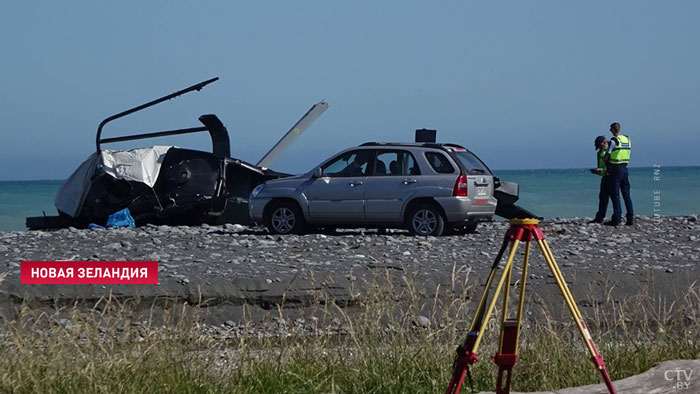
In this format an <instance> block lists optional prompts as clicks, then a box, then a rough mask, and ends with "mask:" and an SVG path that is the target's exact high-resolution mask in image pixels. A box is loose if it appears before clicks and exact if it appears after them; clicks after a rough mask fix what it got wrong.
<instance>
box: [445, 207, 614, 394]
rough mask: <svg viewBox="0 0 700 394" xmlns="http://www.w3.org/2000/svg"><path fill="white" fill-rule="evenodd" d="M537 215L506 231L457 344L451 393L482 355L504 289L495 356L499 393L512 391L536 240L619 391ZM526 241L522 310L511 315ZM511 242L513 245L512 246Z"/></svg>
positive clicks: (514, 223)
mask: <svg viewBox="0 0 700 394" xmlns="http://www.w3.org/2000/svg"><path fill="white" fill-rule="evenodd" d="M537 224H538V221H537V219H513V220H511V225H510V228H509V229H508V231H507V232H506V236H505V239H504V240H503V245H501V249H500V250H499V252H498V255H497V256H496V260H495V261H494V263H493V266H492V267H491V273H490V274H489V277H488V280H487V281H486V287H485V289H484V293H483V295H482V296H481V300H480V301H479V306H478V307H477V309H476V315H475V316H474V320H472V324H471V326H470V327H469V333H468V334H467V338H466V339H465V341H464V343H463V344H462V345H461V346H459V347H458V348H457V358H456V359H455V362H454V373H453V374H452V379H451V380H450V384H449V386H448V387H447V394H457V393H459V390H460V388H461V387H462V383H463V382H464V377H465V376H466V375H467V374H468V373H469V366H470V365H472V364H474V363H475V362H476V361H479V359H478V358H477V357H476V351H477V349H478V348H479V344H480V343H481V340H482V338H483V336H484V331H485V330H486V324H487V323H488V321H489V317H490V316H491V313H492V312H493V309H494V307H495V306H496V301H498V296H499V294H500V292H501V290H502V289H504V285H505V289H504V290H503V314H502V317H501V338H500V342H499V347H498V353H496V355H495V356H494V358H493V361H494V362H495V363H496V365H498V380H497V382H496V393H497V394H508V393H510V383H511V373H512V371H513V366H514V365H515V363H516V361H517V349H518V336H519V334H520V324H521V319H522V313H523V303H524V300H525V283H526V280H527V267H528V261H529V258H530V243H531V242H532V240H535V242H537V245H538V246H539V248H540V251H542V255H543V256H544V259H545V261H546V262H547V265H548V266H549V269H550V271H551V272H552V275H553V276H554V279H555V280H556V282H557V286H558V287H559V291H560V292H561V294H562V296H563V297H564V301H565V302H566V305H567V307H568V308H569V311H570V312H571V316H572V317H573V319H574V321H575V322H576V325H577V326H578V329H579V331H580V333H581V336H582V337H583V340H584V342H585V343H586V347H588V351H589V352H590V354H591V359H592V360H593V364H595V366H596V368H598V370H599V371H600V374H601V375H602V377H603V382H605V386H607V388H608V391H609V392H610V394H615V393H616V392H615V387H613V384H612V381H611V380H610V375H608V371H607V370H606V369H605V362H604V361H603V356H601V355H600V353H599V352H598V349H597V348H596V346H595V344H594V343H593V338H592V337H591V334H590V332H589V331H588V328H587V327H586V323H585V322H584V321H583V317H582V316H581V312H580V311H579V309H578V307H577V306H576V302H575V301H574V297H573V296H572V295H571V291H570V290H569V287H568V286H567V285H566V282H565V281H564V276H563V275H562V273H561V270H560V269H559V266H558V265H557V262H556V261H555V260H554V255H553V254H552V250H551V249H549V245H548V244H547V241H545V239H544V233H542V230H541V229H540V228H539V227H538V226H537ZM521 242H524V243H525V258H524V260H523V272H522V277H521V278H520V296H519V299H518V310H517V314H516V317H515V318H514V319H513V318H508V297H509V295H510V294H509V293H510V283H511V274H512V272H513V259H514V258H515V253H516V251H517V249H518V245H519V244H520V243H521ZM509 245H510V247H509ZM506 249H508V258H507V260H506V263H505V265H504V267H503V272H502V273H501V275H500V278H498V282H497V283H496V287H495V290H494V293H493V296H492V297H490V299H489V291H490V289H491V287H492V285H493V282H494V280H495V279H496V274H497V272H498V270H499V264H500V261H501V259H502V258H503V254H504V253H505V251H506Z"/></svg>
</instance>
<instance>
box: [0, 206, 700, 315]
mask: <svg viewBox="0 0 700 394" xmlns="http://www.w3.org/2000/svg"><path fill="white" fill-rule="evenodd" d="M508 225H509V224H508V223H507V222H504V221H494V222H489V223H484V224H482V225H480V227H479V229H478V230H477V232H476V233H474V234H467V235H459V236H446V237H439V238H434V237H428V238H418V237H411V236H409V235H408V234H407V233H405V232H402V231H398V230H395V231H392V230H389V231H388V232H387V233H379V232H377V231H376V230H366V231H365V230H339V231H338V232H336V233H333V234H309V235H304V236H296V235H288V236H271V235H269V234H267V233H266V232H265V231H264V230H263V229H259V228H249V227H244V226H240V225H224V226H207V225H204V226H201V227H184V226H182V227H170V226H145V227H140V228H136V229H110V230H99V229H98V230H96V229H89V230H79V229H74V228H70V229H63V230H58V231H52V232H41V231H32V232H27V231H17V232H0V260H1V261H2V263H1V264H0V275H2V274H3V273H6V275H7V276H6V277H5V279H4V281H2V283H1V284H0V316H2V317H4V318H6V319H12V318H13V317H14V316H16V313H17V311H18V310H19V306H20V305H22V304H24V305H27V306H30V307H34V308H49V309H52V308H53V309H55V308H59V307H62V306H66V305H85V306H86V307H90V306H91V305H93V304H94V303H95V302H96V301H97V300H99V299H100V298H102V297H105V296H107V295H110V296H111V297H113V298H114V299H116V300H125V299H133V298H135V297H137V298H138V299H139V300H140V303H141V304H142V305H143V306H144V308H146V307H147V306H152V305H155V304H158V303H159V302H165V301H164V300H167V301H169V302H186V303H187V304H188V305H189V306H193V307H197V306H201V307H206V308H199V309H202V310H204V313H203V314H202V316H203V319H204V320H206V321H208V322H209V323H210V324H217V325H218V324H224V323H225V322H231V321H239V320H240V319H241V314H242V313H243V306H244V305H245V308H247V311H248V312H247V313H250V316H252V317H253V318H254V319H255V318H260V317H261V316H263V315H265V313H266V312H269V311H273V312H275V311H277V310H278V308H283V309H285V310H290V311H292V310H294V311H298V310H302V309H303V308H304V307H305V306H308V305H310V304H311V303H313V302H314V300H318V297H319V294H323V296H324V297H329V298H332V299H334V300H335V302H336V303H337V304H338V305H340V306H344V307H346V308H352V306H353V305H354V303H355V302H357V301H358V300H361V299H362V296H363V292H364V291H365V290H366V289H367V287H368V286H370V283H372V282H373V280H376V278H378V277H381V278H385V279H386V280H388V281H390V282H393V283H395V284H396V285H398V286H403V287H405V286H408V285H407V283H414V284H416V285H417V288H416V290H415V291H416V292H417V293H418V294H420V296H421V297H425V298H426V300H429V299H433V298H435V295H436V294H437V295H438V296H439V295H440V294H443V293H444V292H450V291H451V292H456V291H461V289H462V287H463V286H466V293H465V294H467V295H468V296H473V295H474V293H480V292H481V290H482V289H483V283H484V281H485V279H486V276H487V274H488V272H489V268H490V266H491V264H492V261H493V258H494V257H495V255H496V253H497V251H498V248H499V247H500V244H501V242H502V239H503V235H504V233H505V231H506V229H507V227H508ZM541 227H542V229H543V230H544V232H545V234H546V235H547V240H548V242H549V244H550V247H551V248H552V250H553V252H554V255H555V258H556V259H557V262H558V263H559V265H560V267H561V268H562V270H563V272H564V276H565V278H566V280H567V282H568V283H569V285H570V286H571V288H572V292H573V293H574V296H575V297H576V299H577V301H578V302H579V305H581V306H582V308H584V310H585V308H586V307H589V306H592V304H594V303H596V302H597V301H596V299H597V297H600V299H602V298H603V297H613V298H620V299H622V298H624V297H627V296H629V295H634V294H637V293H639V292H640V290H641V289H642V288H651V289H652V290H653V291H654V292H655V294H662V295H663V296H664V298H665V300H664V301H668V302H671V301H673V299H674V297H678V296H680V295H682V294H684V293H686V292H687V290H688V288H689V287H691V286H693V283H694V282H695V281H696V280H697V279H698V278H700V231H698V230H699V229H700V227H699V226H698V224H697V217H696V216H676V217H660V218H650V217H640V218H639V219H638V222H637V224H636V225H634V226H620V227H616V228H611V227H606V226H602V225H599V224H588V223H587V219H586V218H583V219H581V218H573V219H553V220H546V221H543V222H542V223H541ZM523 249H524V248H520V252H522V250H523ZM532 256H533V259H532V260H531V266H530V268H529V270H528V290H529V291H530V292H534V293H536V294H537V296H538V297H539V298H538V299H540V300H544V301H545V302H549V301H551V302H552V305H555V306H556V305H560V304H561V302H560V298H559V296H558V290H557V288H556V284H555V282H554V281H553V279H552V277H551V275H550V274H549V271H548V269H547V267H546V265H545V262H544V260H543V258H542V257H541V255H540V254H539V251H538V250H536V249H534V248H533V251H532ZM23 260H156V261H158V262H159V282H160V283H159V284H158V285H119V286H101V285H21V284H20V262H21V261H23ZM520 261H521V260H520V259H517V260H516V262H518V264H517V265H516V271H517V270H518V269H519V266H520V263H519V262H520ZM666 298H667V300H666ZM584 314H585V311H584Z"/></svg>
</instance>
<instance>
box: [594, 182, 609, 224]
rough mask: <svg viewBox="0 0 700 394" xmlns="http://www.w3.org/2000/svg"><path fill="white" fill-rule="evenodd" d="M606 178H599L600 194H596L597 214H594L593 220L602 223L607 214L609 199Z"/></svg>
mask: <svg viewBox="0 0 700 394" xmlns="http://www.w3.org/2000/svg"><path fill="white" fill-rule="evenodd" d="M609 183H610V181H609V180H608V176H607V175H604V176H601V177H600V192H599V193H598V212H597V213H596V214H595V220H597V221H602V220H603V219H605V215H606V214H607V213H608V200H609V199H610V189H609V186H610V185H609Z"/></svg>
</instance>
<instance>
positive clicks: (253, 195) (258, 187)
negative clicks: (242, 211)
mask: <svg viewBox="0 0 700 394" xmlns="http://www.w3.org/2000/svg"><path fill="white" fill-rule="evenodd" d="M264 188H265V184H264V183H263V184H261V185H258V186H255V189H253V191H252V192H251V193H250V196H251V197H252V198H255V197H257V196H258V194H260V192H261V191H262V190H263V189H264Z"/></svg>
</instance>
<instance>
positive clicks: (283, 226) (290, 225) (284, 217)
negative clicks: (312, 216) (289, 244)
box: [265, 201, 306, 234]
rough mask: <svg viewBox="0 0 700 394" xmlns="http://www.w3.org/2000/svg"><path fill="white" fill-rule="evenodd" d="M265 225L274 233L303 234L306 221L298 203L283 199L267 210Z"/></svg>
mask: <svg viewBox="0 0 700 394" xmlns="http://www.w3.org/2000/svg"><path fill="white" fill-rule="evenodd" d="M265 227H267V229H268V231H270V233H272V234H303V233H304V230H305V227H306V223H305V221H304V215H303V214H302V213H301V210H300V209H299V206H298V205H297V204H294V203H292V202H288V201H282V202H278V203H276V204H275V205H273V206H272V207H271V208H270V210H269V211H268V212H267V215H266V217H265Z"/></svg>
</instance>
